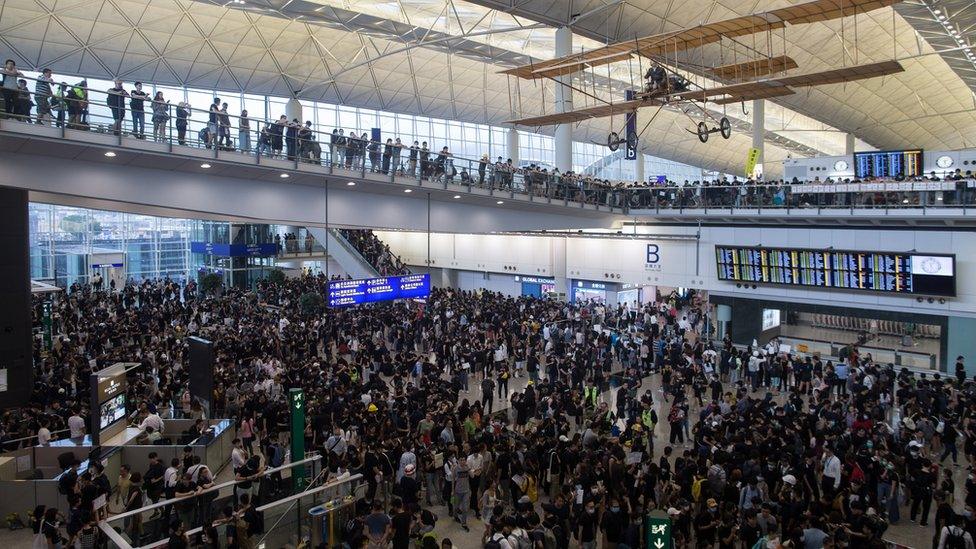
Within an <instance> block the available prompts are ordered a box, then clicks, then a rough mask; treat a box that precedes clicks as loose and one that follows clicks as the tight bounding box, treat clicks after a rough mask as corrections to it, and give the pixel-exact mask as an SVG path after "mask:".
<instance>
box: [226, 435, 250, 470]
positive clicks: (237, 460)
mask: <svg viewBox="0 0 976 549" xmlns="http://www.w3.org/2000/svg"><path fill="white" fill-rule="evenodd" d="M231 444H233V445H234V449H233V450H231V451H230V461H231V465H232V466H233V467H234V472H235V473H236V472H237V470H238V469H240V468H241V467H243V466H244V463H246V462H247V450H245V449H244V443H243V442H242V441H241V439H239V438H235V439H234V440H233V441H231Z"/></svg>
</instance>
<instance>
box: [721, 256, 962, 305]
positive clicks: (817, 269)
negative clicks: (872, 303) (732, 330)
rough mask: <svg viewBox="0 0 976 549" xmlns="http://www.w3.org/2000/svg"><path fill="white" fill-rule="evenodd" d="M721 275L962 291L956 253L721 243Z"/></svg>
mask: <svg viewBox="0 0 976 549" xmlns="http://www.w3.org/2000/svg"><path fill="white" fill-rule="evenodd" d="M715 256H716V261H717V266H718V278H719V280H727V281H732V282H746V283H757V284H782V285H789V286H805V287H816V288H832V289H833V288H836V289H840V290H866V291H874V292H889V293H897V294H911V295H929V296H947V297H952V296H955V295H956V277H955V261H956V257H955V256H954V255H945V254H914V253H900V252H866V251H851V250H811V249H795V248H746V247H739V246H715Z"/></svg>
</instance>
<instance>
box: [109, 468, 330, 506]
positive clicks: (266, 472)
mask: <svg viewBox="0 0 976 549" xmlns="http://www.w3.org/2000/svg"><path fill="white" fill-rule="evenodd" d="M321 459H322V456H321V455H319V454H316V455H314V456H311V457H307V458H305V459H302V460H299V461H294V462H292V463H289V464H287V465H282V466H281V467H272V468H270V469H265V470H264V472H263V473H261V475H259V476H262V477H265V476H268V475H269V474H271V473H277V472H278V471H284V470H287V469H291V468H292V467H295V466H297V465H303V464H305V463H311V462H314V461H319V460H321ZM242 482H253V480H229V481H227V482H222V483H220V484H215V485H213V486H211V487H210V488H207V489H205V490H200V491H199V492H194V493H193V495H190V496H183V497H176V498H170V499H166V500H161V501H157V502H156V503H153V504H150V505H146V506H144V507H140V508H138V509H133V510H132V511H126V512H124V513H119V514H118V515H112V516H110V517H108V518H106V519H105V520H104V522H115V521H117V520H120V519H124V518H126V517H131V516H133V515H135V514H138V513H144V512H146V511H151V510H153V509H157V508H159V507H165V506H167V505H171V504H173V503H175V502H177V501H181V500H185V499H187V498H195V497H199V496H201V495H203V494H209V493H211V492H219V491H220V489H221V488H226V487H228V486H233V485H235V484H239V483H242Z"/></svg>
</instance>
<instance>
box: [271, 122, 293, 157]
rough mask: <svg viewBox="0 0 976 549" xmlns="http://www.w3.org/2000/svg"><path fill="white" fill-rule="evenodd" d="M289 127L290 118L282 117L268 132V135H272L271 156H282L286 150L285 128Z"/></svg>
mask: <svg viewBox="0 0 976 549" xmlns="http://www.w3.org/2000/svg"><path fill="white" fill-rule="evenodd" d="M287 125H288V118H287V117H286V116H285V115H281V116H280V117H278V120H277V121H275V123H274V124H272V125H271V128H270V129H269V130H268V133H270V134H271V156H274V157H278V156H281V149H283V148H284V136H285V126H287Z"/></svg>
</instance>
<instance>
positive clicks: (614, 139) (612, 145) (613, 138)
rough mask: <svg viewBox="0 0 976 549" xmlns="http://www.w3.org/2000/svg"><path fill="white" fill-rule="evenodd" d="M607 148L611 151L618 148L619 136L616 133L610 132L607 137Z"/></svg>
mask: <svg viewBox="0 0 976 549" xmlns="http://www.w3.org/2000/svg"><path fill="white" fill-rule="evenodd" d="M607 148H609V149H610V150H611V151H616V150H617V149H618V148H620V136H619V135H617V132H610V135H608V136H607Z"/></svg>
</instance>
